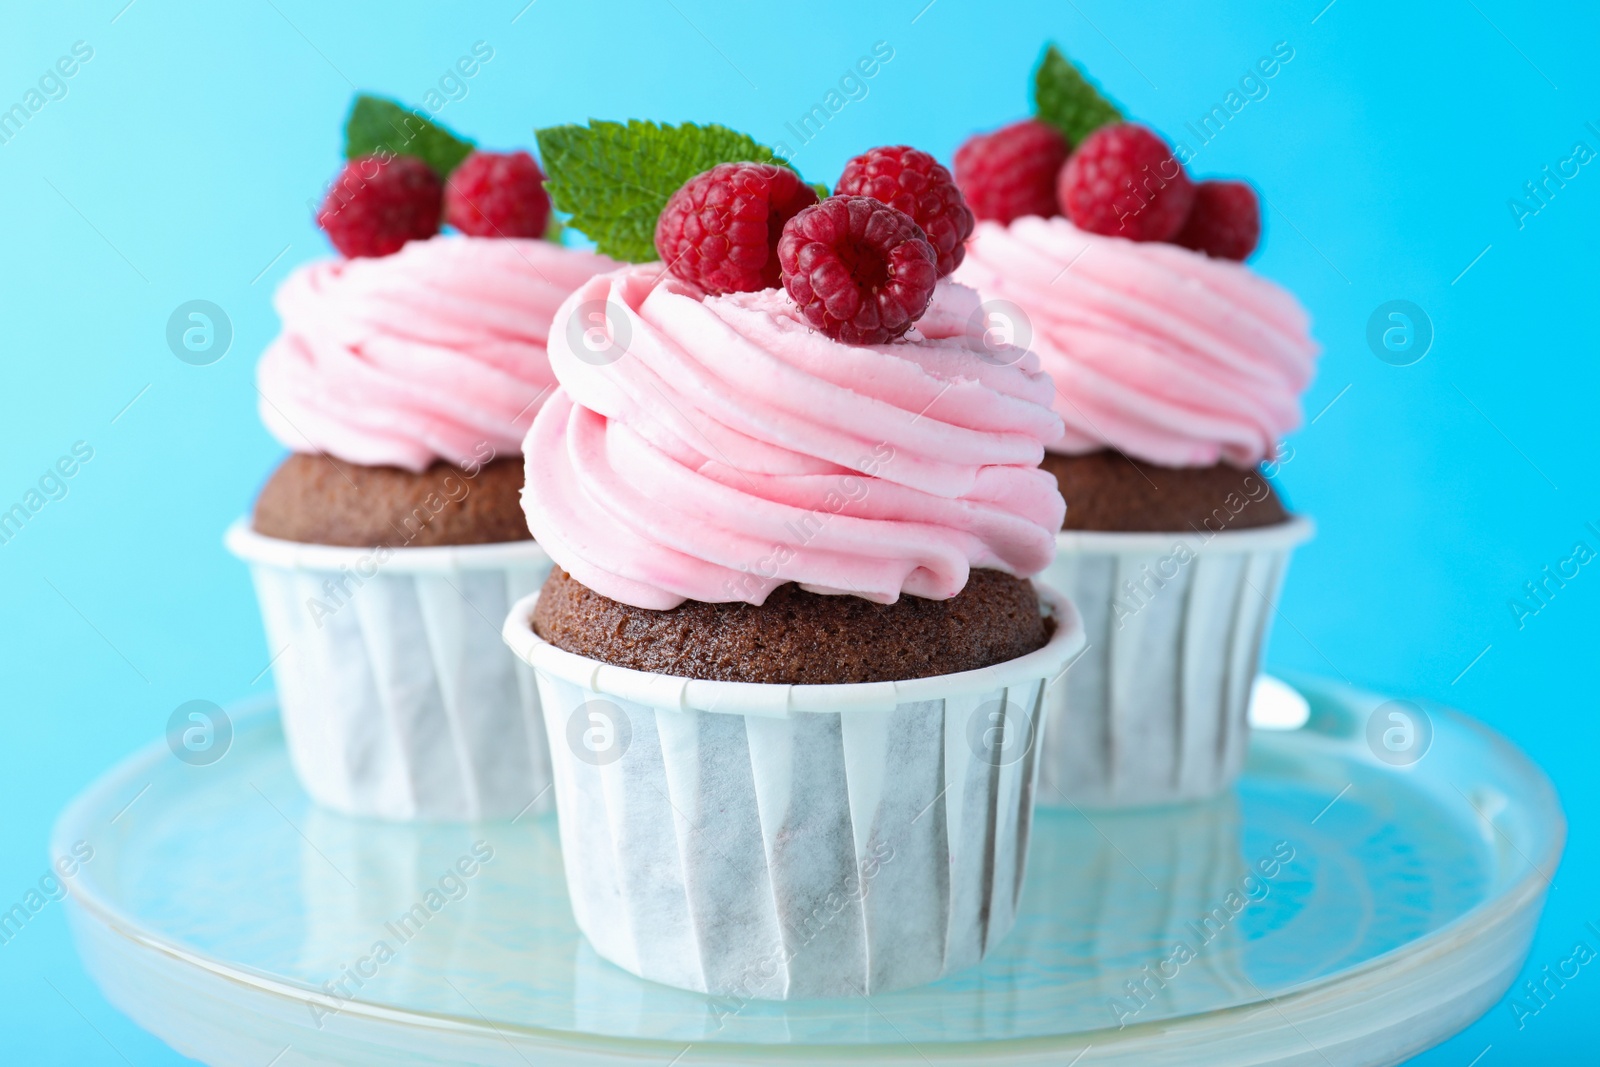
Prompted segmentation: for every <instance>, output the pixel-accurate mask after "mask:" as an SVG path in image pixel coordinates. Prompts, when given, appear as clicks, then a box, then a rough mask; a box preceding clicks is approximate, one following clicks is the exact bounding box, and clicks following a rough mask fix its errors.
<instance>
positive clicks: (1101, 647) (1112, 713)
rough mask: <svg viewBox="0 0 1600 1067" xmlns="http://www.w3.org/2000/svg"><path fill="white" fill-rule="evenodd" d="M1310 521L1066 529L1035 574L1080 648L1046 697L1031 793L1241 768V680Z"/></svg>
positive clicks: (1082, 800)
mask: <svg viewBox="0 0 1600 1067" xmlns="http://www.w3.org/2000/svg"><path fill="white" fill-rule="evenodd" d="M1312 531H1313V527H1312V524H1311V522H1310V520H1308V519H1304V518H1299V517H1296V518H1293V519H1291V520H1290V521H1289V522H1286V523H1282V524H1279V525H1276V526H1267V527H1258V528H1255V529H1249V530H1233V531H1223V532H1221V533H1215V534H1213V533H1209V532H1207V531H1193V530H1191V531H1188V532H1186V533H1173V534H1162V533H1101V532H1094V531H1081V530H1068V531H1063V532H1062V533H1060V534H1058V535H1057V537H1056V544H1057V547H1056V558H1055V562H1054V563H1053V564H1052V565H1051V566H1050V568H1049V569H1048V570H1047V571H1045V573H1044V575H1043V576H1042V577H1043V580H1044V581H1046V582H1048V583H1050V584H1051V585H1053V586H1055V587H1056V588H1057V589H1059V590H1061V591H1062V592H1063V593H1064V594H1066V595H1067V596H1069V597H1070V598H1071V599H1072V601H1073V603H1074V604H1076V605H1077V606H1078V609H1079V610H1080V611H1081V612H1082V613H1083V621H1084V629H1085V632H1086V634H1087V637H1088V645H1087V647H1086V649H1085V651H1084V653H1083V655H1082V656H1081V657H1080V658H1079V659H1078V660H1077V662H1075V663H1074V664H1073V665H1072V668H1071V669H1070V670H1069V671H1068V672H1067V673H1066V675H1065V677H1064V678H1063V679H1062V683H1061V684H1060V685H1058V686H1056V687H1055V688H1054V690H1053V691H1052V693H1051V699H1050V708H1049V729H1048V730H1047V731H1046V735H1045V737H1046V740H1045V747H1044V752H1043V754H1042V756H1041V767H1040V774H1041V776H1042V786H1041V791H1040V803H1043V804H1080V805H1085V806H1092V807H1135V806H1145V805H1156V804H1171V803H1177V802H1180V801H1187V800H1196V799H1200V798H1203V797H1209V796H1215V795H1216V794H1218V793H1220V792H1222V791H1223V790H1225V789H1227V788H1228V787H1229V786H1230V785H1232V783H1233V781H1234V780H1235V779H1236V778H1237V777H1238V776H1239V771H1240V768H1241V767H1242V766H1243V765H1244V756H1245V748H1246V743H1247V740H1248V733H1247V730H1248V724H1247V721H1246V713H1247V711H1248V709H1249V703H1250V688H1251V684H1252V683H1253V682H1254V680H1255V677H1256V674H1257V672H1258V670H1259V668H1260V665H1261V652H1262V647H1263V646H1264V644H1265V642H1266V635H1267V631H1268V628H1269V626H1270V625H1271V622H1272V617H1273V615H1274V613H1275V609H1276V605H1277V600H1278V593H1279V590H1280V588H1281V586H1282V584H1283V576H1284V572H1285V570H1286V569H1287V567H1288V564H1289V555H1290V552H1291V551H1292V550H1293V548H1294V547H1295V546H1296V545H1298V544H1300V543H1301V542H1303V541H1305V540H1306V539H1307V538H1309V537H1310V536H1311V534H1312Z"/></svg>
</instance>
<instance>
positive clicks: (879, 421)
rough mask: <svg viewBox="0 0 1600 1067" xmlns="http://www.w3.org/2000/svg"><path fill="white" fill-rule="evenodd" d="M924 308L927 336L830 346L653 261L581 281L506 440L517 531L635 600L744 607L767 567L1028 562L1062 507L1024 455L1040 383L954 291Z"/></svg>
mask: <svg viewBox="0 0 1600 1067" xmlns="http://www.w3.org/2000/svg"><path fill="white" fill-rule="evenodd" d="M934 304H935V307H934V309H932V310H930V312H929V313H928V315H927V316H925V317H924V321H925V322H928V323H930V324H931V326H933V327H939V326H943V327H946V328H944V329H938V328H935V329H932V331H931V332H933V333H936V334H948V336H937V337H930V336H928V335H927V334H925V333H922V332H920V331H915V330H914V331H913V332H912V333H911V334H910V335H908V339H907V340H906V341H903V342H901V343H897V344H890V345H877V346H871V347H852V346H849V345H845V344H841V343H839V342H837V341H833V340H831V339H829V338H828V337H826V336H825V335H823V334H821V333H818V332H816V331H814V330H812V329H811V328H810V327H809V326H807V325H806V323H805V322H804V321H803V320H802V319H800V318H799V316H798V314H797V313H796V312H795V309H794V306H793V304H792V303H791V302H790V301H789V298H788V296H787V295H786V294H784V293H783V291H782V290H777V289H770V290H766V291H764V292H759V293H737V294H731V295H727V296H714V297H706V296H703V295H702V294H701V293H700V292H698V291H697V290H695V289H694V288H693V287H691V286H688V285H686V284H685V283H682V282H680V281H678V280H676V279H674V278H672V277H671V276H667V277H662V276H661V268H660V267H659V265H656V266H651V267H639V268H631V269H627V270H622V271H617V272H614V273H611V274H606V275H601V276H599V277H597V278H594V279H592V280H591V281H589V282H587V283H585V284H584V285H583V286H582V288H580V289H579V290H578V291H577V292H576V293H574V294H573V295H572V296H571V297H570V298H569V299H568V300H567V302H566V303H565V304H564V305H563V306H562V308H561V310H560V311H559V312H557V314H556V324H555V327H554V328H553V330H552V336H551V341H550V362H551V365H552V366H553V367H554V369H555V373H556V377H557V378H559V379H560V381H561V388H560V389H559V390H558V391H557V392H556V394H555V395H554V396H553V397H552V398H551V400H550V402H549V403H548V404H546V405H545V407H544V409H543V410H541V411H540V412H539V416H538V418H537V419H535V420H534V424H533V428H532V430H530V431H529V433H528V438H527V441H526V442H525V444H524V450H525V451H526V453H527V480H526V486H525V488H524V489H523V507H524V510H525V511H526V512H527V515H528V525H529V528H530V529H531V530H532V531H533V535H534V537H535V539H536V540H538V541H539V543H540V544H541V545H543V546H544V548H545V550H546V551H547V552H549V554H550V556H551V558H552V559H554V560H555V562H556V563H557V564H558V565H559V566H561V567H562V568H564V569H565V570H566V571H567V572H568V573H570V574H571V575H572V576H573V577H574V578H576V579H577V580H578V581H580V582H582V583H583V584H584V585H586V586H588V587H589V588H591V589H593V590H595V591H596V592H598V593H601V594H603V595H605V596H608V597H610V598H612V599H614V600H619V601H622V602H623V603H627V604H632V605H634V606H636V607H641V608H651V609H665V608H671V607H675V606H676V605H678V604H680V603H682V602H683V601H685V600H697V601H703V602H708V603H722V602H731V601H744V602H747V603H751V604H760V603H762V602H763V601H764V600H765V599H766V597H767V594H768V593H770V592H771V591H772V590H773V589H774V588H776V587H777V586H779V585H782V584H784V583H786V582H797V583H799V584H800V585H801V587H802V588H805V589H808V590H810V591H812V592H818V593H837V594H853V595H856V596H860V597H864V598H866V599H868V600H872V601H877V602H879V603H893V602H894V601H895V600H897V599H898V598H899V597H900V595H901V594H902V593H905V594H909V595H912V596H919V597H926V598H929V599H935V600H942V599H947V598H949V597H953V596H955V595H956V594H957V593H959V592H960V591H961V589H962V588H963V587H964V586H965V585H966V582H967V575H968V573H969V571H970V570H971V569H972V568H974V567H987V568H993V569H996V570H1000V571H1004V572H1006V573H1009V574H1013V575H1018V576H1029V575H1033V574H1036V573H1038V572H1039V571H1041V570H1043V569H1044V567H1045V566H1046V565H1047V564H1048V563H1049V562H1050V559H1051V557H1052V555H1053V553H1054V551H1055V532H1056V531H1057V530H1059V529H1060V528H1061V520H1062V516H1063V514H1064V512H1065V505H1064V504H1063V503H1062V500H1061V495H1060V493H1059V492H1058V491H1057V489H1056V484H1055V479H1054V478H1053V477H1052V476H1050V475H1049V474H1047V473H1045V472H1043V471H1040V470H1039V469H1038V464H1039V462H1040V460H1041V459H1043V457H1044V445H1045V443H1046V442H1047V441H1052V440H1054V439H1055V438H1056V437H1057V436H1058V435H1059V434H1060V433H1061V420H1060V419H1059V418H1058V417H1057V416H1056V415H1055V414H1054V412H1052V411H1051V410H1050V401H1051V396H1052V389H1051V385H1050V380H1049V379H1048V378H1047V377H1046V376H1045V375H1044V374H1043V373H1041V372H1040V371H1039V368H1038V361H1037V360H1036V358H1035V357H1033V356H1032V355H1031V354H1029V353H1027V352H1024V351H1022V350H1020V349H996V348H993V347H991V348H989V349H987V350H986V349H985V348H984V347H983V346H982V345H981V344H979V343H978V342H977V341H976V340H972V339H969V338H968V337H967V335H966V333H965V331H964V329H960V328H958V327H957V324H958V323H960V322H962V321H964V320H965V318H966V317H968V315H969V313H970V311H971V310H975V309H976V306H977V297H976V294H974V293H972V292H970V291H969V290H966V289H964V288H962V287H960V286H955V285H953V284H950V283H941V285H940V288H939V291H938V292H937V293H936V295H935V298H934ZM574 319H576V322H577V324H578V326H573V327H571V328H569V326H568V325H566V324H567V323H568V322H571V321H572V320H574ZM579 326H581V327H582V328H581V329H580V328H578V327H579ZM586 331H587V332H586Z"/></svg>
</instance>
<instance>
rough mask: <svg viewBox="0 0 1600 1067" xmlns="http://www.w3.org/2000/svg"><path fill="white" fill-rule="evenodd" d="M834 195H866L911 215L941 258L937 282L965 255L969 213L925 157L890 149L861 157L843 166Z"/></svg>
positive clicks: (913, 151) (945, 175)
mask: <svg viewBox="0 0 1600 1067" xmlns="http://www.w3.org/2000/svg"><path fill="white" fill-rule="evenodd" d="M833 195H835V196H870V197H872V199H874V200H881V201H883V202H884V203H885V204H888V205H889V206H890V207H892V208H896V209H898V210H900V211H903V212H905V213H906V214H907V215H910V216H911V219H912V221H913V222H915V223H916V224H917V225H918V226H920V227H922V232H923V234H924V235H925V236H926V237H927V239H928V243H929V244H931V245H932V246H933V250H934V251H935V252H936V253H937V254H938V256H939V277H941V278H943V277H944V276H945V275H946V274H949V273H950V272H951V271H953V270H955V269H956V268H957V267H959V266H960V265H961V260H962V259H963V258H964V257H965V256H966V254H967V248H966V244H965V242H966V239H967V238H968V237H971V236H972V226H973V219H972V209H971V208H969V207H967V200H966V197H964V196H962V195H961V190H960V189H959V188H957V187H956V182H955V179H954V178H952V177H950V172H949V171H947V170H945V169H944V167H943V166H941V165H940V164H939V161H938V160H936V159H934V158H933V157H932V156H930V155H928V153H926V152H921V151H918V150H917V149H915V148H908V147H906V146H905V145H890V146H888V147H885V148H874V149H872V150H871V151H869V152H863V153H861V154H860V155H859V156H856V157H855V158H854V159H852V160H851V161H850V162H848V163H846V164H845V165H844V173H843V174H841V175H839V184H838V185H836V186H834V188H833Z"/></svg>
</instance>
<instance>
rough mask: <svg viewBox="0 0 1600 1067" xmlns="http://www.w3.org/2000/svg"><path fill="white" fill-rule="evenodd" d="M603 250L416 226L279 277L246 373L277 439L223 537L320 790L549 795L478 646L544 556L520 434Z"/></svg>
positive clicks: (479, 811) (395, 799)
mask: <svg viewBox="0 0 1600 1067" xmlns="http://www.w3.org/2000/svg"><path fill="white" fill-rule="evenodd" d="M615 265H616V264H615V262H614V261H612V260H609V259H607V258H606V257H604V256H600V255H595V254H591V253H586V252H578V251H574V250H571V249H566V248H562V247H560V246H559V245H556V244H553V243H550V242H548V241H544V240H529V239H503V238H484V237H473V236H465V235H462V236H436V237H433V238H431V239H427V240H413V241H410V242H408V243H406V244H404V245H403V247H401V248H400V250H399V251H397V252H394V253H393V254H390V255H383V256H358V257H356V258H351V259H340V260H329V261H324V262H319V263H314V264H311V265H309V266H307V267H303V268H301V269H299V270H296V271H295V272H294V273H293V274H291V275H290V277H289V278H288V279H287V280H286V281H285V282H284V283H283V285H282V286H281V287H280V288H279V290H278V294H277V297H276V301H275V303H276V305H277V309H278V313H279V315H280V317H281V319H282V322H283V328H282V332H281V333H280V334H279V336H278V338H277V339H276V340H275V341H274V342H273V343H272V345H271V346H270V347H269V348H268V349H267V351H266V353H265V355H264V356H263V357H262V360H261V364H260V368H259V372H258V383H257V384H258V389H259V392H260V397H261V401H260V408H261V416H262V420H263V421H264V422H265V423H266V425H267V428H268V429H269V430H270V431H271V432H272V433H273V435H274V436H275V437H277V439H278V440H279V441H280V442H282V443H283V444H284V445H285V446H286V447H288V448H289V449H291V450H292V452H291V454H290V456H289V457H288V458H287V459H286V460H284V461H283V463H282V464H281V465H280V466H279V467H278V468H277V470H276V471H274V472H273V474H272V475H271V477H270V478H269V479H268V480H267V482H266V485H265V486H264V487H263V488H262V490H261V493H260V496H259V498H258V499H257V502H256V506H255V510H254V514H253V516H252V517H251V519H250V520H248V521H241V522H239V523H238V524H236V525H235V526H234V528H233V529H231V530H230V531H229V533H228V545H229V547H230V548H231V549H232V550H233V551H234V552H235V553H236V554H237V555H239V556H240V557H241V558H243V559H245V560H246V561H248V562H249V563H250V565H251V573H252V576H253V578H254V580H255V585H256V591H257V594H258V596H259V598H260V601H261V605H262V612H263V616H264V619H265V622H266V628H267V636H268V640H269V644H270V646H271V648H270V653H271V654H272V657H273V659H272V667H273V671H274V675H275V678H276V681H277V685H278V694H279V701H280V704H281V707H282V714H283V722H284V732H285V736H286V739H287V741H288V746H289V751H290V754H291V756H292V757H293V761H294V765H295V769H296V771H297V772H298V773H299V775H300V778H301V781H302V783H303V784H304V785H305V787H306V790H307V792H308V793H310V794H311V796H312V798H313V799H314V800H316V801H317V802H318V803H320V804H322V805H324V806H326V807H329V808H332V809H335V810H337V811H341V812H345V813H348V814H354V815H368V816H377V817H381V818H388V819H413V818H415V819H478V818H493V817H509V816H514V815H517V814H518V813H519V812H521V811H524V810H526V809H528V808H529V807H530V805H533V804H534V803H535V802H536V801H538V800H540V799H541V796H540V794H541V793H543V792H546V791H547V786H548V781H549V770H548V767H549V757H548V755H547V754H546V751H545V742H544V730H543V725H542V723H541V721H540V718H539V710H538V698H537V694H536V692H535V689H534V685H533V679H532V676H531V673H529V672H528V671H527V670H526V669H525V668H524V667H523V666H522V665H521V664H517V663H515V662H514V661H511V660H510V659H509V658H508V657H506V656H505V655H504V650H503V649H499V648H498V644H497V643H496V642H493V640H492V639H491V640H490V641H489V642H485V640H484V637H485V633H486V629H489V630H492V624H486V620H489V619H495V620H498V619H499V618H502V617H503V616H504V614H505V612H506V610H507V609H508V608H509V606H510V605H511V603H512V602H513V601H515V600H516V599H517V598H518V597H520V596H523V595H524V594H526V593H528V592H530V591H532V590H534V589H536V588H538V585H539V583H540V582H542V581H543V579H544V577H545V575H546V574H547V573H548V571H549V567H550V561H549V557H547V556H546V555H545V554H544V552H543V550H542V549H541V548H540V547H539V546H538V545H537V544H536V543H535V542H534V541H533V540H532V537H531V535H530V534H529V532H528V528H527V524H526V522H525V520H524V518H523V515H522V509H521V506H520V500H519V496H520V491H521V488H522V480H523V478H522V459H521V454H520V448H519V445H520V442H521V439H522V435H523V433H524V432H525V431H526V429H527V427H528V426H529V425H530V424H531V422H532V420H533V416H534V414H535V412H536V411H537V410H538V407H539V405H540V404H541V403H543V402H544V400H545V399H546V398H548V396H549V395H550V392H551V391H552V389H553V387H554V378H553V376H552V375H551V373H550V367H549V361H548V357H547V355H546V349H545V346H546V341H547V339H548V333H549V329H550V322H551V317H552V316H553V314H554V312H555V309H556V307H557V306H558V305H559V304H560V302H561V301H562V300H563V299H564V298H565V297H566V296H567V294H568V293H570V292H571V291H572V290H573V289H575V288H576V287H577V286H578V285H579V284H580V283H581V282H583V281H584V280H586V279H587V278H588V277H590V276H591V275H593V274H594V273H595V272H597V271H599V270H605V269H610V268H612V267H614V266H615ZM545 802H546V803H547V802H548V800H547V799H546V800H545Z"/></svg>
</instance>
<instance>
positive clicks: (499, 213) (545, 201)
mask: <svg viewBox="0 0 1600 1067" xmlns="http://www.w3.org/2000/svg"><path fill="white" fill-rule="evenodd" d="M444 218H445V221H446V222H448V223H449V224H450V225H452V226H454V227H455V228H456V229H458V230H460V231H461V232H462V233H467V234H471V235H472V236H474V237H543V236H544V232H545V226H546V225H547V224H548V223H549V222H550V194H549V193H547V192H545V191H544V171H542V170H540V169H539V164H537V163H535V162H534V161H533V157H532V156H530V155H528V153H526V152H474V153H472V154H471V155H470V156H468V157H467V158H466V159H464V160H462V161H461V165H460V166H458V167H457V168H456V169H455V170H453V171H451V172H450V177H449V178H448V179H447V180H446V181H445V186H444Z"/></svg>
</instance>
